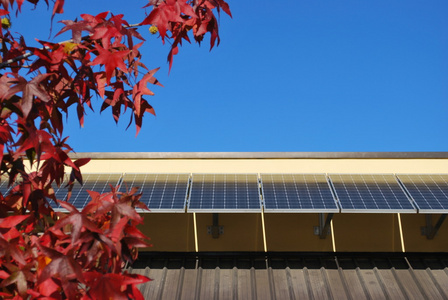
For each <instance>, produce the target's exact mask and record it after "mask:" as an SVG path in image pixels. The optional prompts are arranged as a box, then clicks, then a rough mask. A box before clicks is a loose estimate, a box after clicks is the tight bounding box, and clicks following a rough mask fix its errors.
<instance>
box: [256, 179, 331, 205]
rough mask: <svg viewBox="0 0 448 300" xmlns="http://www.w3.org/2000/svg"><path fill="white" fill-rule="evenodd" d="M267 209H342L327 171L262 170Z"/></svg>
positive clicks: (264, 200) (264, 201) (264, 202)
mask: <svg viewBox="0 0 448 300" xmlns="http://www.w3.org/2000/svg"><path fill="white" fill-rule="evenodd" d="M261 182H262V189H263V205H264V209H265V212H270V211H272V212H278V211H284V212H293V211H297V212H339V208H338V206H337V204H336V202H335V199H334V197H333V194H332V192H331V189H330V186H329V184H328V181H327V178H326V176H325V174H261Z"/></svg>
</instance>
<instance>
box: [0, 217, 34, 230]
mask: <svg viewBox="0 0 448 300" xmlns="http://www.w3.org/2000/svg"><path fill="white" fill-rule="evenodd" d="M29 216H30V215H24V216H10V217H6V218H0V228H11V227H15V226H17V225H18V224H20V223H21V222H23V221H24V220H26V219H27V218H29Z"/></svg>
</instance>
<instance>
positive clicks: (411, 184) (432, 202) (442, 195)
mask: <svg viewBox="0 0 448 300" xmlns="http://www.w3.org/2000/svg"><path fill="white" fill-rule="evenodd" d="M397 177H398V179H399V180H400V181H401V182H402V183H403V185H404V187H405V188H406V190H407V191H408V192H409V195H411V197H412V198H413V200H414V201H415V203H416V204H417V206H418V208H419V211H420V212H425V213H444V214H446V213H448V174H399V175H397Z"/></svg>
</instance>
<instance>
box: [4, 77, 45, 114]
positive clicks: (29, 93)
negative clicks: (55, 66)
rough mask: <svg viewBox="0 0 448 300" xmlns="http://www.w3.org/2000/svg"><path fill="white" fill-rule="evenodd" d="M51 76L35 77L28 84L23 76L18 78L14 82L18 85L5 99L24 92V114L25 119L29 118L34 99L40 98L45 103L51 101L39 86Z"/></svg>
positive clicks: (12, 88) (10, 90)
mask: <svg viewBox="0 0 448 300" xmlns="http://www.w3.org/2000/svg"><path fill="white" fill-rule="evenodd" d="M48 76H51V74H40V75H37V76H36V77H34V78H33V79H32V80H31V81H30V82H27V81H26V79H25V78H23V77H22V76H18V78H17V80H15V81H12V82H13V83H15V84H16V85H15V86H13V87H11V88H10V89H9V91H8V92H7V93H6V95H3V98H4V99H5V98H9V97H11V96H12V95H15V94H16V93H19V92H22V112H23V115H24V116H25V117H27V116H28V114H29V112H30V111H31V108H32V106H33V99H34V97H37V98H39V99H40V100H42V101H44V102H48V101H50V100H51V98H50V96H48V94H47V92H46V91H45V90H44V89H43V88H41V87H40V86H39V83H40V82H41V81H42V80H44V79H45V78H47V77H48Z"/></svg>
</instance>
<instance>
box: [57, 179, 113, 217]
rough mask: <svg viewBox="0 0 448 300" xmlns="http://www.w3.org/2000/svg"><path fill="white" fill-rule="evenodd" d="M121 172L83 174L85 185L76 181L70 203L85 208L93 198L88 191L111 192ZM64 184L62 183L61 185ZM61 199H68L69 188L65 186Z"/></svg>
mask: <svg viewBox="0 0 448 300" xmlns="http://www.w3.org/2000/svg"><path fill="white" fill-rule="evenodd" d="M120 178H121V174H85V173H84V174H82V179H83V183H84V184H83V185H80V184H79V183H78V182H77V181H76V182H75V184H74V186H73V190H72V195H71V197H70V200H69V203H70V204H72V205H74V206H75V207H76V208H77V209H79V210H81V209H83V208H84V207H85V206H86V205H87V203H89V202H90V200H91V198H90V195H89V194H88V193H87V191H95V192H98V193H100V194H102V193H107V192H110V191H111V190H110V186H109V185H112V186H117V185H118V183H119V180H120ZM61 186H62V185H61ZM58 193H62V194H61V197H60V198H58V199H60V200H66V198H67V188H63V189H62V190H61V191H57V193H56V197H58Z"/></svg>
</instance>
